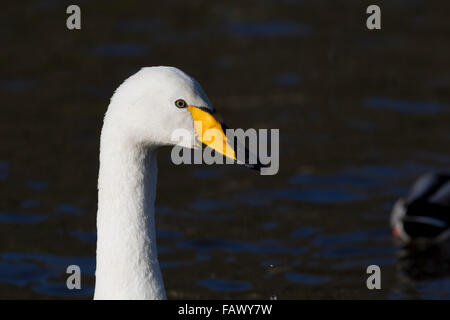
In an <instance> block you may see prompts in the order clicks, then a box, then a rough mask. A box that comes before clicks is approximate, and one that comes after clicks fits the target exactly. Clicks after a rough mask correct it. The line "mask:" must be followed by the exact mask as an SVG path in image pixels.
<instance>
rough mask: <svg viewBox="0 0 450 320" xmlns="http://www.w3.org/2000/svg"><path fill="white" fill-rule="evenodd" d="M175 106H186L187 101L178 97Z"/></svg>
mask: <svg viewBox="0 0 450 320" xmlns="http://www.w3.org/2000/svg"><path fill="white" fill-rule="evenodd" d="M175 106H176V107H177V108H180V109H181V108H186V107H187V103H186V101H184V100H183V99H178V100H177V101H175Z"/></svg>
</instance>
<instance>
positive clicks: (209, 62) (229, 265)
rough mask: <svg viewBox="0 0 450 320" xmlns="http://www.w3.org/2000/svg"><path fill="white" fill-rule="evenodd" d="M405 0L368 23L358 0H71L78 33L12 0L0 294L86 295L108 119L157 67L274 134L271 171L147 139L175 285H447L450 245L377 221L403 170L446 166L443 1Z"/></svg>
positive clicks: (50, 8) (7, 14)
mask: <svg viewBox="0 0 450 320" xmlns="http://www.w3.org/2000/svg"><path fill="white" fill-rule="evenodd" d="M436 3H437V2H436ZM405 4H406V2H405V1H400V0H395V1H389V2H387V1H386V2H385V3H384V2H383V10H384V11H383V29H382V31H379V32H369V31H367V29H365V26H364V17H365V7H364V6H362V5H361V4H360V3H359V2H357V1H309V0H305V1H264V2H255V3H248V4H242V3H238V2H235V3H233V2H230V3H229V2H226V3H225V2H222V3H221V2H218V1H197V2H195V4H192V5H190V6H188V5H185V6H183V5H180V4H177V5H175V4H173V3H172V4H170V3H161V2H155V3H153V4H152V3H146V4H143V3H139V4H138V3H128V2H111V3H108V4H106V3H103V2H95V3H94V2H89V1H81V2H80V3H79V5H80V6H81V8H82V29H81V30H79V31H68V30H67V29H66V28H65V22H64V21H65V17H66V14H65V7H64V6H63V5H62V4H60V3H59V2H55V1H32V2H30V3H27V4H25V3H24V4H18V3H14V4H13V3H11V4H4V5H3V6H2V7H3V8H2V15H3V16H2V18H1V19H0V21H1V22H2V24H3V25H4V26H5V27H4V28H1V31H0V36H1V37H2V38H3V42H4V43H5V46H2V52H1V53H0V59H1V62H2V65H3V66H4V71H3V72H2V73H1V75H0V97H1V99H2V106H1V108H2V117H0V130H1V132H0V133H1V134H0V136H1V137H2V138H1V146H2V147H1V148H0V298H41V299H45V298H91V297H92V295H93V290H94V289H93V288H94V272H95V242H96V226H95V215H96V201H97V193H96V192H97V190H96V180H97V171H98V148H99V134H100V129H101V125H102V117H103V114H104V112H105V110H106V107H107V105H108V102H109V98H110V96H111V95H112V93H113V92H114V90H115V88H116V87H117V86H118V85H119V84H120V83H121V82H122V81H123V80H124V79H125V78H127V77H128V76H130V75H131V74H133V73H134V72H136V71H137V70H138V69H139V68H140V67H141V66H150V65H173V66H177V67H179V68H181V69H183V70H184V71H186V72H187V73H189V74H190V75H192V76H194V77H195V78H196V79H197V80H198V81H199V82H200V83H201V84H202V86H203V88H204V89H205V91H206V92H207V93H208V96H209V98H210V100H211V101H212V102H213V104H214V105H215V107H216V109H218V110H219V111H220V113H221V114H222V116H223V118H224V119H225V121H226V123H227V124H228V126H230V127H235V128H279V129H280V171H279V173H278V174H277V175H275V176H259V175H258V174H257V173H256V172H254V171H251V170H247V169H245V168H240V167H236V166H219V165H214V166H207V165H192V166H190V165H184V166H176V165H174V164H172V163H171V162H170V150H169V149H163V150H161V152H160V153H159V159H158V164H159V174H158V179H159V180H158V193H157V208H156V219H157V221H156V223H157V229H158V232H157V233H158V234H157V238H158V252H159V259H160V262H161V267H162V272H163V277H164V281H165V285H166V290H167V295H168V297H169V298H262V299H269V298H270V297H276V298H278V299H288V298H289V299H317V298H326V299H342V298H350V299H367V298H374V299H411V298H427V299H428V298H429V299H440V298H450V254H449V250H448V248H446V247H445V246H444V247H437V248H431V249H428V250H425V251H423V250H413V249H406V248H402V247H401V246H399V245H398V244H396V243H395V242H394V241H393V239H392V237H391V231H390V229H389V214H390V210H391V208H392V205H393V203H394V201H395V200H396V199H398V197H401V196H403V195H405V194H406V193H407V192H408V188H409V187H410V185H411V183H412V182H413V181H414V180H415V179H416V178H417V177H418V176H419V175H421V174H423V173H425V172H429V171H439V170H447V171H448V170H449V167H450V151H449V145H450V129H449V128H450V127H449V123H450V79H449V76H448V75H449V70H450V69H449V67H450V60H449V57H450V55H449V54H448V53H449V52H450V43H449V41H448V32H449V31H450V22H449V20H448V17H447V16H448V14H447V13H448V12H449V11H450V6H449V4H448V3H447V2H444V1H440V5H439V6H437V5H434V4H427V2H426V1H411V2H408V5H407V6H406V5H405ZM355 17H358V18H357V19H356V18H355ZM73 264H76V265H79V266H80V268H81V271H82V289H81V290H72V291H70V290H68V289H67V288H66V285H65V282H66V278H67V276H68V275H67V274H66V268H67V266H69V265H73ZM371 264H376V265H379V266H380V267H381V270H382V289H381V290H375V291H370V290H368V289H367V287H366V279H367V276H368V275H367V274H366V268H367V266H369V265H371Z"/></svg>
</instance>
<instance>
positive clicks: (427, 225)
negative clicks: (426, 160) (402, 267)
mask: <svg viewBox="0 0 450 320" xmlns="http://www.w3.org/2000/svg"><path fill="white" fill-rule="evenodd" d="M391 226H392V230H393V231H392V233H393V234H394V236H395V237H397V238H398V239H400V240H401V241H402V242H404V243H409V242H413V241H417V240H421V241H425V242H431V243H438V242H442V241H444V240H447V239H448V238H450V174H448V173H428V174H425V175H423V176H421V177H420V178H419V179H418V180H417V181H416V183H415V184H414V185H413V187H412V188H411V191H410V193H409V195H408V196H407V197H406V199H403V198H402V199H399V200H398V201H397V202H396V203H395V205H394V207H393V209H392V214H391Z"/></svg>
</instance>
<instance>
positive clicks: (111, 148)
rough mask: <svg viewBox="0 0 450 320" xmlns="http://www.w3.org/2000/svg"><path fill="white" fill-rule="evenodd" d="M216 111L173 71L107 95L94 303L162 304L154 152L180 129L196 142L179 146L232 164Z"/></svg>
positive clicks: (141, 76) (160, 70) (152, 72)
mask: <svg viewBox="0 0 450 320" xmlns="http://www.w3.org/2000/svg"><path fill="white" fill-rule="evenodd" d="M214 111H215V110H214V108H213V106H212V104H211V102H210V101H209V99H208V97H207V96H206V94H205V93H204V91H203V89H202V88H201V86H200V84H199V83H198V82H197V81H196V80H195V79H193V78H191V77H190V76H188V75H187V74H186V73H184V72H183V71H181V70H179V69H177V68H174V67H164V66H160V67H146V68H142V69H141V70H140V71H138V72H137V73H136V74H134V75H132V76H131V77H129V78H128V79H126V80H125V81H124V82H123V83H122V84H121V85H120V86H119V87H118V88H117V90H116V91H115V93H114V94H113V96H112V98H111V101H110V104H109V106H108V109H107V111H106V114H105V117H104V120H103V127H102V131H101V136H100V168H99V177H98V210H97V253H96V272H95V292H94V299H152V300H153V299H155V300H156V299H166V294H165V289H164V283H163V279H162V276H161V269H160V266H159V263H158V254H157V246H156V235H155V197H156V181H157V163H156V158H157V150H158V148H159V147H160V146H170V145H176V144H177V143H175V142H174V141H173V140H172V137H171V134H172V132H173V131H174V130H177V129H184V130H187V132H190V133H192V135H193V136H195V137H196V139H192V142H187V141H186V140H183V141H182V142H179V143H178V145H180V146H182V147H186V148H191V149H192V148H198V144H199V143H200V142H201V143H203V144H205V145H207V146H209V147H210V148H212V149H214V150H216V151H218V152H221V154H222V155H224V156H226V157H228V158H231V159H234V160H236V154H235V150H236V149H235V148H232V147H231V146H230V145H229V144H228V143H227V140H226V137H225V133H224V132H223V128H222V127H221V124H220V123H219V122H218V121H217V120H216V119H215V118H214V116H212V114H213V113H214ZM194 121H195V124H197V123H201V124H202V125H203V127H204V128H212V129H217V130H219V131H220V133H221V134H222V141H213V142H211V141H206V139H204V136H202V134H201V132H199V131H198V127H197V125H194ZM194 140H196V142H195V141H194ZM219 140H220V139H219ZM222 143H223V146H224V147H222V145H221V144H222ZM254 167H255V168H257V166H254Z"/></svg>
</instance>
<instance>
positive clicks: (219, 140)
mask: <svg viewBox="0 0 450 320" xmlns="http://www.w3.org/2000/svg"><path fill="white" fill-rule="evenodd" d="M214 112H215V109H214V107H213V106H212V104H211V102H210V101H209V99H208V97H207V96H206V94H205V92H204V91H203V89H202V87H201V86H200V84H199V83H198V82H197V81H196V80H195V79H193V78H192V77H190V76H189V75H187V74H186V73H184V72H183V71H181V70H179V69H177V68H174V67H162V66H161V67H147V68H142V69H141V70H140V71H138V72H137V73H136V74H134V75H132V76H131V77H129V78H128V79H127V80H125V81H124V83H123V84H122V85H120V86H119V87H118V88H117V90H116V92H115V93H114V95H113V97H112V98H111V103H110V106H109V108H108V111H107V113H106V115H105V121H104V122H105V126H107V124H108V123H109V125H110V126H112V127H114V130H115V131H117V132H120V135H121V136H122V137H125V138H126V139H127V143H135V144H139V145H149V146H156V147H158V146H167V145H169V146H171V145H172V146H173V145H179V146H181V147H185V148H198V147H201V146H202V145H206V146H209V147H210V148H212V149H214V150H215V151H216V152H219V153H221V154H222V155H224V156H226V157H228V158H231V159H233V160H236V152H235V148H234V147H231V146H230V144H229V143H228V142H227V137H226V134H225V132H224V128H223V126H222V124H221V123H220V122H218V121H217V120H216V119H215V117H214V115H213V114H214ZM209 129H213V131H214V134H213V135H212V136H211V134H206V133H207V132H208V130H209ZM180 130H184V132H187V133H189V134H190V136H191V137H193V139H178V141H177V140H175V139H174V132H175V131H178V132H180ZM228 141H229V140H228Z"/></svg>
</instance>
